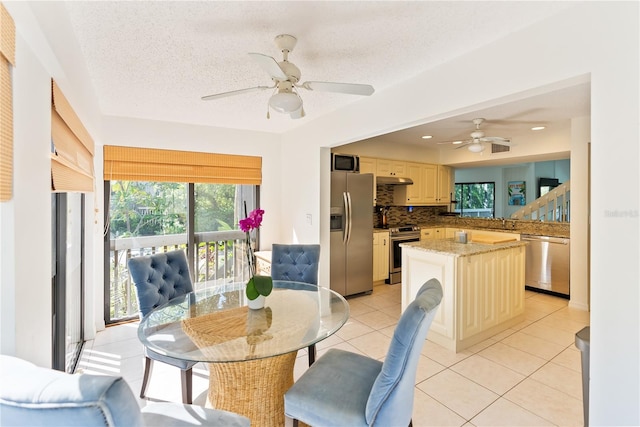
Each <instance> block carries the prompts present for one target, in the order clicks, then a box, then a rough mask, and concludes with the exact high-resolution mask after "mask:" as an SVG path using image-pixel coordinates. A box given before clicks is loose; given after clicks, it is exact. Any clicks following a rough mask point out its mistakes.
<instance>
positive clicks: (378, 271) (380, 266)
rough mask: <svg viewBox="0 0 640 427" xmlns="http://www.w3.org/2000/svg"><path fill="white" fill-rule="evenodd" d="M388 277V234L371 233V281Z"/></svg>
mask: <svg viewBox="0 0 640 427" xmlns="http://www.w3.org/2000/svg"><path fill="white" fill-rule="evenodd" d="M388 277H389V233H388V232H376V233H373V281H374V282H377V281H380V280H386V279H387V278H388Z"/></svg>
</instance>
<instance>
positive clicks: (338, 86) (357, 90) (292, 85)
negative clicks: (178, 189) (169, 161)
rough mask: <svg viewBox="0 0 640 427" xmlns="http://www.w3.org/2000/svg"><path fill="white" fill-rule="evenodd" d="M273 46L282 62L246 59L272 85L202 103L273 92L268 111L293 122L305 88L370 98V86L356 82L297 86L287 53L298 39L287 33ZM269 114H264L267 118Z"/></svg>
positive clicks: (301, 113)
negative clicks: (259, 68) (269, 80)
mask: <svg viewBox="0 0 640 427" xmlns="http://www.w3.org/2000/svg"><path fill="white" fill-rule="evenodd" d="M274 42H275V44H276V46H278V48H279V49H280V51H281V52H282V61H280V62H278V61H276V60H275V59H274V58H272V57H271V56H267V55H263V54H261V53H249V56H251V58H252V59H253V60H254V61H256V62H257V64H258V65H259V66H260V67H262V69H263V70H264V71H266V72H267V74H269V76H270V77H271V80H272V81H273V85H272V86H255V87H250V88H246V89H238V90H233V91H229V92H222V93H217V94H214V95H207V96H203V97H202V100H203V101H209V100H214V99H220V98H225V97H228V96H234V95H240V94H243V93H247V92H254V91H260V90H267V89H273V91H274V93H273V95H271V97H270V98H269V108H272V109H274V110H275V111H277V112H280V113H287V114H289V115H290V116H291V118H293V119H299V118H301V117H304V115H305V112H304V107H303V105H302V98H301V97H300V95H299V94H298V89H300V88H302V89H306V90H311V91H319V92H320V91H321V92H335V93H346V94H350V95H362V96H369V95H371V94H373V92H374V89H373V86H371V85H367V84H356V83H335V82H319V81H307V82H304V83H299V81H300V76H301V73H300V69H299V68H298V67H296V66H295V65H294V64H293V63H292V62H289V53H290V52H291V51H293V48H294V47H295V45H296V42H297V39H296V38H295V37H293V36H291V35H288V34H280V35H279V36H276V38H275V39H274ZM269 116H270V114H269V112H268V111H267V118H269Z"/></svg>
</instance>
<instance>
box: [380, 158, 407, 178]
mask: <svg viewBox="0 0 640 427" xmlns="http://www.w3.org/2000/svg"><path fill="white" fill-rule="evenodd" d="M406 173H407V162H402V161H399V160H388V159H377V161H376V174H377V175H378V176H400V177H403V176H405V175H406Z"/></svg>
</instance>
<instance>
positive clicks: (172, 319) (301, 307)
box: [138, 280, 349, 426]
mask: <svg viewBox="0 0 640 427" xmlns="http://www.w3.org/2000/svg"><path fill="white" fill-rule="evenodd" d="M198 285H202V284H198ZM273 285H274V289H273V292H271V295H269V296H268V297H267V298H266V303H265V307H264V308H262V309H258V310H253V309H249V308H248V307H247V298H246V296H245V292H244V289H245V283H232V284H225V285H215V286H209V287H207V286H206V284H204V286H205V287H204V288H203V289H200V290H196V291H195V292H191V293H188V294H185V295H183V296H180V297H177V298H174V299H172V300H171V301H169V302H168V303H167V304H165V305H162V306H159V307H157V308H155V309H154V310H153V311H151V312H150V313H148V314H147V315H146V316H145V317H144V318H143V319H142V320H141V322H140V326H139V327H138V337H139V339H140V341H142V343H143V344H144V345H145V346H147V347H148V348H149V349H151V350H153V351H155V352H157V353H160V354H162V355H166V356H170V357H173V358H177V359H183V360H189V361H194V362H206V363H209V393H208V402H207V404H208V405H211V406H212V407H214V408H217V409H224V410H227V411H232V412H236V413H239V414H242V415H244V416H246V417H248V418H250V419H251V425H252V426H261V425H265V426H267V425H268V426H274V425H284V397H283V396H284V393H285V392H286V391H287V390H288V389H289V388H290V387H291V386H292V385H293V367H294V364H295V360H296V355H297V352H298V350H300V349H303V348H306V347H309V346H312V345H313V344H315V343H317V342H319V341H321V340H323V339H325V338H327V337H329V336H330V335H332V334H333V333H335V332H336V331H337V330H338V329H340V328H341V327H342V326H343V325H344V324H345V322H346V321H347V319H348V318H349V304H348V303H347V301H346V300H345V299H344V298H343V297H342V296H341V295H340V294H338V293H336V292H334V291H332V290H330V289H328V288H324V287H321V286H315V285H310V284H307V283H299V282H287V281H279V280H274V281H273Z"/></svg>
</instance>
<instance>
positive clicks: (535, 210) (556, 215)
mask: <svg viewBox="0 0 640 427" xmlns="http://www.w3.org/2000/svg"><path fill="white" fill-rule="evenodd" d="M570 196H571V182H570V181H567V182H564V183H562V184H560V185H559V186H557V187H556V188H554V189H553V190H551V191H549V192H548V193H547V194H545V195H544V196H542V197H539V198H537V199H536V200H534V201H533V202H531V203H529V204H527V205H526V206H523V207H522V208H520V209H519V210H517V211H516V212H514V213H513V214H512V215H511V218H512V219H529V220H534V221H546V222H569V221H570V219H571V218H570Z"/></svg>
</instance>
